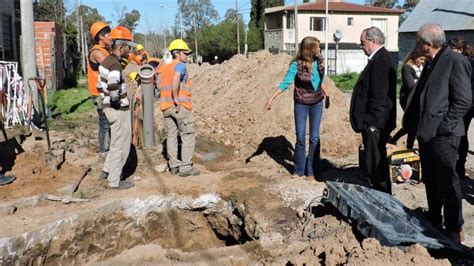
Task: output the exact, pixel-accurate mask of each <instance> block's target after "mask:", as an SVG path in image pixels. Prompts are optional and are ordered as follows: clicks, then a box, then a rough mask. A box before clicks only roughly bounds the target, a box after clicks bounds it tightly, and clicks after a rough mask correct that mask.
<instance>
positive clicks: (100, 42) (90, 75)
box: [87, 21, 110, 158]
mask: <svg viewBox="0 0 474 266" xmlns="http://www.w3.org/2000/svg"><path fill="white" fill-rule="evenodd" d="M109 33H110V27H109V25H108V24H107V23H105V22H102V21H98V22H95V23H94V24H92V26H91V29H90V34H91V37H92V41H93V46H92V48H91V49H90V50H89V53H88V56H87V58H88V64H87V80H88V83H89V91H90V93H91V96H92V101H93V102H94V105H95V106H96V107H97V114H98V115H99V155H100V156H101V157H103V158H105V156H106V155H107V151H108V150H109V145H108V143H107V138H110V126H109V122H108V121H107V119H106V118H105V115H104V110H103V106H102V99H101V96H100V94H101V91H100V90H101V89H100V88H99V87H100V82H99V65H100V63H102V61H103V60H104V59H105V58H106V57H107V56H108V55H109V54H110V39H109Z"/></svg>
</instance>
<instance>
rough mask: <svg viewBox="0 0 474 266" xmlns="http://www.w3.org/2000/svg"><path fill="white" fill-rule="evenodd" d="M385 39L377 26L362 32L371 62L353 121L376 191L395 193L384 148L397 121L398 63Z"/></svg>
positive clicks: (354, 97) (361, 81) (357, 96)
mask: <svg viewBox="0 0 474 266" xmlns="http://www.w3.org/2000/svg"><path fill="white" fill-rule="evenodd" d="M384 43H385V36H384V34H383V32H382V31H381V30H380V29H379V28H377V27H370V28H367V29H365V30H363V31H362V34H361V35H360V46H361V48H362V50H364V53H365V54H366V55H367V56H368V57H369V62H368V64H367V65H366V66H365V68H364V70H363V71H362V73H361V74H360V76H359V80H358V81H357V83H356V85H355V87H354V91H353V92H352V99H351V108H350V119H351V126H352V129H354V131H355V132H357V133H361V134H362V142H363V145H364V152H365V161H364V164H363V165H360V166H359V167H360V168H365V170H366V171H367V174H368V176H369V178H370V181H371V183H372V186H373V188H374V189H377V190H380V191H383V192H386V193H389V194H391V193H392V186H391V180H390V174H389V168H388V163H387V150H386V148H385V146H386V144H387V142H388V140H389V137H390V132H392V130H394V129H395V126H396V124H395V122H396V117H397V113H396V105H395V101H396V86H397V72H396V69H397V67H396V64H395V62H394V60H393V59H392V56H391V55H390V53H389V52H388V51H387V49H385V47H384Z"/></svg>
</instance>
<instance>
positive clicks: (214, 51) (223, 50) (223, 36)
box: [199, 19, 244, 61]
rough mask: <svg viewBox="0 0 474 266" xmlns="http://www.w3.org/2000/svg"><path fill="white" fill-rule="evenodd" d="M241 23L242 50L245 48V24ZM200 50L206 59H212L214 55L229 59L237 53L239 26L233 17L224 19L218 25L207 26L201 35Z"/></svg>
mask: <svg viewBox="0 0 474 266" xmlns="http://www.w3.org/2000/svg"><path fill="white" fill-rule="evenodd" d="M239 23H240V29H241V30H240V32H239V33H240V34H239V35H240V40H241V43H240V44H241V47H240V49H241V51H242V50H243V45H244V43H243V40H244V39H243V38H244V32H243V27H244V24H243V22H242V20H239ZM199 38H200V39H199V40H200V47H201V48H200V50H201V55H202V56H203V59H204V61H211V60H212V58H214V56H216V55H217V56H218V57H219V59H221V60H227V59H229V58H231V57H232V56H233V55H235V54H236V53H237V26H236V22H235V21H234V20H232V19H227V20H224V21H223V22H221V23H219V24H217V25H211V26H207V27H205V28H204V29H203V30H202V31H201V35H200V36H199Z"/></svg>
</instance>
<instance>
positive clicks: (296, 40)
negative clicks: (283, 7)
mask: <svg viewBox="0 0 474 266" xmlns="http://www.w3.org/2000/svg"><path fill="white" fill-rule="evenodd" d="M297 2H298V1H297V0H295V55H296V53H297V52H298V3H297Z"/></svg>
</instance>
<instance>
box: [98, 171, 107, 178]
mask: <svg viewBox="0 0 474 266" xmlns="http://www.w3.org/2000/svg"><path fill="white" fill-rule="evenodd" d="M107 177H109V173H107V172H104V171H102V172H101V173H100V176H99V179H100V180H106V179H107Z"/></svg>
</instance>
